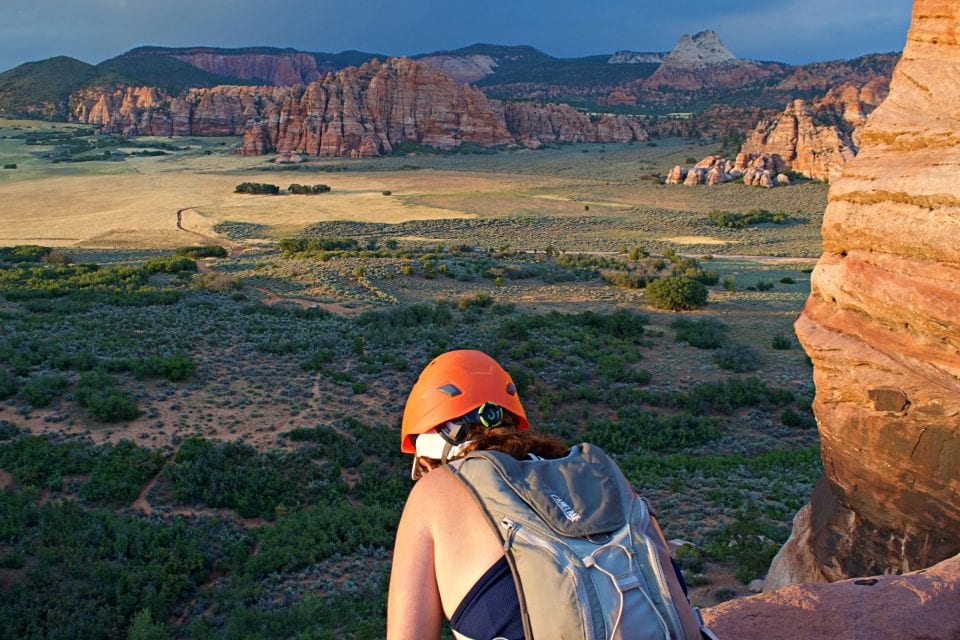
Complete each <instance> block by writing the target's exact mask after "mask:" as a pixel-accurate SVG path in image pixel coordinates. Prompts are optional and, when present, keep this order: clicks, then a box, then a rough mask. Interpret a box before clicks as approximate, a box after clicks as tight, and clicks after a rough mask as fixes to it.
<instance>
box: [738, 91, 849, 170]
mask: <svg viewBox="0 0 960 640" xmlns="http://www.w3.org/2000/svg"><path fill="white" fill-rule="evenodd" d="M742 151H743V152H744V153H746V154H753V155H769V156H774V157H778V158H779V159H780V160H781V161H782V162H783V167H784V168H788V169H791V170H793V171H797V172H800V173H802V174H804V175H806V176H808V177H810V178H816V179H818V180H828V179H833V178H836V177H837V176H838V175H839V173H840V171H841V170H842V169H843V167H844V165H846V164H847V163H848V162H850V161H851V160H853V158H854V157H855V156H856V147H854V145H853V142H852V141H851V139H850V137H849V136H848V135H847V134H845V133H844V132H843V131H841V130H840V129H839V128H838V127H837V126H836V125H822V124H817V123H816V122H815V121H814V113H813V111H812V110H811V109H810V107H809V105H807V103H806V102H805V101H803V100H795V101H794V102H793V103H792V104H790V105H788V106H787V108H786V110H785V111H784V112H783V113H782V114H780V115H778V116H776V117H775V118H772V119H770V120H762V121H761V122H760V123H759V124H758V125H757V128H756V129H755V130H754V131H753V133H751V134H750V135H749V136H748V137H747V139H746V141H744V143H743V147H742Z"/></svg>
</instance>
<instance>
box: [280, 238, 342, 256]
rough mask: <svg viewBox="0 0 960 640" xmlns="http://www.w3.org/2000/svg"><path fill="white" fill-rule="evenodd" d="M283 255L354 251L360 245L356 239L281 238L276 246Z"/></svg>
mask: <svg viewBox="0 0 960 640" xmlns="http://www.w3.org/2000/svg"><path fill="white" fill-rule="evenodd" d="M277 246H278V247H279V248H280V251H282V252H283V253H285V254H291V253H311V252H317V251H354V250H356V249H357V248H359V246H360V243H359V242H357V240H356V238H283V239H282V240H280V242H279V243H278V245H277Z"/></svg>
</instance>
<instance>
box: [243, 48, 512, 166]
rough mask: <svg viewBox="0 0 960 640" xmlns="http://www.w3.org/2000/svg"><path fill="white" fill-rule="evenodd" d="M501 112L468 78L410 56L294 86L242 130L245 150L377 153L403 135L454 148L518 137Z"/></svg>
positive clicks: (389, 148) (405, 139)
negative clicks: (458, 80) (461, 81)
mask: <svg viewBox="0 0 960 640" xmlns="http://www.w3.org/2000/svg"><path fill="white" fill-rule="evenodd" d="M513 141H514V138H513V137H512V136H511V135H510V133H509V132H508V131H507V129H506V126H505V124H504V122H503V118H502V116H501V115H500V114H498V113H497V112H496V111H495V110H494V109H493V107H492V106H491V104H490V103H489V102H488V101H487V99H486V97H485V96H484V95H483V93H482V92H480V91H479V90H478V89H475V88H473V87H471V86H470V85H460V86H457V85H456V84H455V83H454V82H453V81H452V80H451V79H450V78H449V77H447V76H446V75H444V74H442V73H440V72H438V71H435V70H434V69H431V68H430V67H428V66H427V65H426V64H423V63H421V62H418V61H414V60H409V59H406V58H394V59H391V60H388V61H387V62H386V63H383V64H381V63H379V62H377V61H372V62H370V63H367V64H365V65H362V66H360V67H359V68H354V67H348V68H346V69H343V70H341V71H340V72H339V73H337V75H336V76H333V75H328V76H326V77H325V78H324V79H323V80H321V81H320V82H314V83H311V84H310V85H308V86H307V87H305V88H303V89H300V88H293V89H290V91H289V94H288V95H287V96H286V97H285V98H284V99H283V100H282V101H278V102H276V103H275V104H273V105H270V106H267V107H266V108H264V109H263V111H262V115H261V117H260V118H259V121H257V122H253V123H251V124H250V126H249V127H248V128H247V129H246V130H245V131H244V140H243V148H242V152H243V153H261V152H263V150H277V151H279V152H281V153H300V154H307V155H315V156H352V157H364V156H375V155H379V154H381V153H389V152H390V151H392V150H393V147H394V146H395V145H396V144H398V143H414V144H423V145H429V146H432V147H438V148H441V149H451V148H453V147H456V146H458V145H459V144H461V143H464V142H472V143H476V144H481V145H498V144H507V143H510V142H513Z"/></svg>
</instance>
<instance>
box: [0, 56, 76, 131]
mask: <svg viewBox="0 0 960 640" xmlns="http://www.w3.org/2000/svg"><path fill="white" fill-rule="evenodd" d="M92 69H93V65H91V64H87V63H86V62H82V61H80V60H77V59H75V58H69V57H67V56H57V57H55V58H49V59H47V60H39V61H37V62H27V63H24V64H22V65H20V66H19V67H15V68H13V69H11V70H9V71H5V72H4V73H0V115H3V116H27V117H32V118H52V117H57V116H59V117H63V116H64V115H65V114H66V110H67V109H66V106H67V97H68V96H69V95H70V94H71V93H73V92H74V91H76V90H77V89H79V88H80V87H82V86H84V84H85V83H86V82H87V81H88V80H89V78H90V74H91V70H92Z"/></svg>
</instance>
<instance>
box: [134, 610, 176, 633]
mask: <svg viewBox="0 0 960 640" xmlns="http://www.w3.org/2000/svg"><path fill="white" fill-rule="evenodd" d="M127 637H128V638H130V639H132V640H170V632H169V631H167V627H166V625H165V624H163V622H162V621H159V620H154V619H153V615H152V614H151V612H150V608H149V607H145V608H143V609H141V610H140V613H138V614H137V615H136V616H134V618H133V622H132V623H131V624H130V628H129V629H128V630H127Z"/></svg>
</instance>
